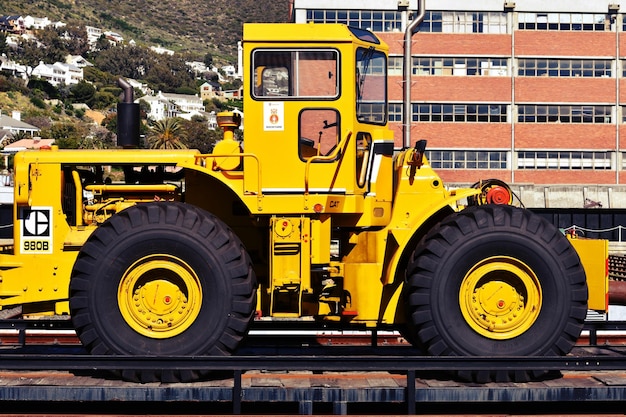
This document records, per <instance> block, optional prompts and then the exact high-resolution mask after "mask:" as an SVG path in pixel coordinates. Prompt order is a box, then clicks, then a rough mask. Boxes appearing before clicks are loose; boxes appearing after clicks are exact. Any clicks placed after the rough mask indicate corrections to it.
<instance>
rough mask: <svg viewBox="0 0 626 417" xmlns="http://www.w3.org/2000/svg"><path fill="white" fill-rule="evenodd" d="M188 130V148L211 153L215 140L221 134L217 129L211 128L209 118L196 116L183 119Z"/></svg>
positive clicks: (219, 137)
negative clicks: (208, 122)
mask: <svg viewBox="0 0 626 417" xmlns="http://www.w3.org/2000/svg"><path fill="white" fill-rule="evenodd" d="M182 124H183V127H184V129H185V130H186V132H187V135H186V136H187V139H186V141H185V143H186V144H187V147H188V148H191V149H198V150H199V151H200V152H202V153H209V152H211V151H212V150H213V147H214V146H215V142H216V141H217V140H218V139H221V136H220V135H219V133H218V132H216V131H215V130H211V129H209V126H208V124H207V120H206V119H205V118H204V117H200V116H194V117H192V118H191V120H190V121H188V120H184V121H182Z"/></svg>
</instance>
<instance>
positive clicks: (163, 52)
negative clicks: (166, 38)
mask: <svg viewBox="0 0 626 417" xmlns="http://www.w3.org/2000/svg"><path fill="white" fill-rule="evenodd" d="M150 50H151V51H154V52H156V53H157V54H159V55H170V56H172V55H174V51H172V50H171V49H167V48H163V47H162V46H161V45H157V46H151V47H150Z"/></svg>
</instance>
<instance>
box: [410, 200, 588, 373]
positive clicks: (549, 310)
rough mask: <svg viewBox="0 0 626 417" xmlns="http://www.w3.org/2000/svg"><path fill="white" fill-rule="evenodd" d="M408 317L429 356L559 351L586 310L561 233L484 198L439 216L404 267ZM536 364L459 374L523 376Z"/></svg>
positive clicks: (576, 266) (575, 261) (576, 263)
mask: <svg viewBox="0 0 626 417" xmlns="http://www.w3.org/2000/svg"><path fill="white" fill-rule="evenodd" d="M406 285H407V289H406V290H407V304H408V311H409V316H410V322H411V323H412V324H413V326H414V328H415V333H416V335H417V338H418V342H419V344H420V345H424V346H425V347H426V348H427V351H428V354H430V355H434V356H444V355H450V356H549V355H564V354H567V353H568V352H569V351H570V350H571V348H572V346H573V345H574V343H575V342H576V340H577V339H578V337H579V335H580V332H581V330H582V326H583V322H584V319H585V316H586V312H587V286H586V280H585V273H584V270H583V268H582V265H581V263H580V260H579V258H578V255H577V253H576V251H575V250H574V249H573V248H572V246H571V245H570V243H569V242H568V241H567V239H566V238H565V237H564V236H563V235H562V234H561V233H560V232H559V230H558V229H556V228H555V227H554V226H553V225H551V224H549V223H548V222H547V221H545V220H544V219H542V218H540V217H539V216H537V215H535V214H533V213H532V212H530V211H527V210H523V209H518V208H514V207H511V206H501V205H494V206H491V205H487V206H478V207H472V208H469V209H466V210H464V211H462V212H460V213H455V214H453V215H451V216H450V217H448V218H447V219H446V220H445V221H444V222H443V223H441V224H440V225H439V226H438V227H436V228H435V230H433V231H432V232H430V233H429V234H428V235H427V236H426V237H425V239H424V240H423V241H422V242H421V244H420V245H419V246H418V248H417V249H416V250H415V252H414V254H413V256H412V258H411V261H410V263H409V266H408V270H407V282H406ZM542 374H544V372H543V371H536V372H531V373H528V372H515V371H511V372H500V373H496V372H490V371H481V372H469V373H465V374H463V375H460V376H462V377H464V378H465V379H471V380H474V381H477V382H487V381H492V380H498V381H506V380H514V381H524V380H528V379H530V378H532V377H537V376H539V375H542Z"/></svg>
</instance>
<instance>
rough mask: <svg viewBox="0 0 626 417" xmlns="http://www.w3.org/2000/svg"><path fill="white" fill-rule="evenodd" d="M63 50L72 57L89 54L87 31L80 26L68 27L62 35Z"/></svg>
mask: <svg viewBox="0 0 626 417" xmlns="http://www.w3.org/2000/svg"><path fill="white" fill-rule="evenodd" d="M62 39H64V41H65V42H64V43H65V49H66V50H67V52H68V53H69V54H72V55H83V54H86V53H87V52H89V38H88V37H87V29H85V26H82V25H68V26H66V27H65V31H64V33H63V37H62Z"/></svg>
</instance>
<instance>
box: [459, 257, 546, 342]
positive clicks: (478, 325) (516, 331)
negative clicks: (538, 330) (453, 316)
mask: <svg viewBox="0 0 626 417" xmlns="http://www.w3.org/2000/svg"><path fill="white" fill-rule="evenodd" d="M541 300H542V296H541V284H540V283H539V279H538V278H537V276H536V275H535V273H534V272H533V271H532V270H531V269H530V268H529V267H528V266H527V265H526V264H524V263H523V262H521V261H519V260H518V259H514V258H510V257H506V256H497V257H492V258H487V259H484V260H483V261H481V262H479V263H478V264H476V265H474V267H472V269H471V270H470V271H469V272H468V273H467V275H465V277H464V278H463V282H462V284H461V289H460V291H459V305H460V306H461V312H462V313H463V317H464V318H465V321H466V322H467V324H468V325H469V326H470V327H471V328H472V329H473V330H474V331H476V332H477V333H478V334H480V335H482V336H485V337H488V338H490V339H496V340H506V339H512V338H514V337H517V336H519V335H521V334H523V333H524V332H526V331H527V330H528V329H530V328H531V327H532V325H533V324H534V323H535V321H536V320H537V317H538V316H539V311H540V310H541Z"/></svg>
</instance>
